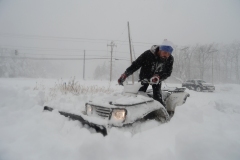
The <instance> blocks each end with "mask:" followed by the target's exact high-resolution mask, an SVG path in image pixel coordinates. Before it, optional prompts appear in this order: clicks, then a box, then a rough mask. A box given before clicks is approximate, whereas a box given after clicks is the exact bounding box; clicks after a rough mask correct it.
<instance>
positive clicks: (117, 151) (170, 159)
mask: <svg viewBox="0 0 240 160" xmlns="http://www.w3.org/2000/svg"><path fill="white" fill-rule="evenodd" d="M62 81H64V80H62ZM67 81H68V80H66V82H67ZM56 83H61V82H57V80H55V79H25V78H16V79H10V78H2V79H0V97H1V100H0V160H16V159H17V160H52V159H58V160H79V159H109V160H110V159H111V160H112V159H114V160H118V159H119V160H122V159H129V160H141V159H143V160H145V159H151V160H154V159H156V160H159V159H167V160H186V159H194V160H209V159H214V160H226V159H228V160H239V159H240V152H239V151H240V137H239V135H240V125H239V122H240V103H239V95H240V85H235V84H218V85H215V87H216V91H215V92H213V93H210V92H195V91H192V90H188V89H187V90H186V92H188V93H189V94H190V97H189V98H188V99H187V101H186V103H185V104H183V105H181V106H178V107H177V108H176V112H175V115H174V116H173V118H172V119H171V121H170V122H168V123H165V124H161V125H160V124H159V123H158V122H156V121H151V122H149V123H145V124H144V125H141V126H136V127H135V128H134V132H133V131H131V130H119V129H116V128H111V130H110V132H109V134H108V136H106V137H104V136H103V135H101V134H99V133H95V132H94V131H93V130H92V129H88V128H87V127H85V126H82V125H81V124H80V122H78V121H73V120H69V119H68V118H66V117H64V116H62V115H60V114H59V113H58V111H57V110H54V111H53V112H46V111H44V112H43V106H44V105H46V104H49V105H55V106H58V107H59V109H62V110H65V111H69V110H71V111H73V112H81V109H83V108H84V104H85V102H87V101H88V100H90V99H94V98H96V99H99V98H100V97H101V96H107V95H108V94H111V92H110V93H108V92H102V91H100V90H98V89H96V87H105V88H106V89H110V91H113V92H115V91H116V92H121V91H122V89H123V88H122V86H118V85H116V82H112V83H109V82H107V81H83V80H78V83H79V84H81V85H83V86H93V85H95V86H96V87H95V90H94V89H93V90H92V91H89V92H86V93H80V94H72V93H63V92H60V91H59V90H57V89H56V88H54V86H56ZM166 85H168V86H175V87H180V86H181V84H168V83H167V84H166Z"/></svg>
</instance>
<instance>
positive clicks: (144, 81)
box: [139, 77, 160, 85]
mask: <svg viewBox="0 0 240 160" xmlns="http://www.w3.org/2000/svg"><path fill="white" fill-rule="evenodd" d="M153 78H155V77H152V78H151V79H150V81H149V80H148V79H146V78H145V79H143V80H139V82H141V83H142V84H146V83H148V84H150V85H153V84H158V83H159V82H160V79H159V78H157V80H156V81H153Z"/></svg>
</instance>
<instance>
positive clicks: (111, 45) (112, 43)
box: [107, 41, 117, 82]
mask: <svg viewBox="0 0 240 160" xmlns="http://www.w3.org/2000/svg"><path fill="white" fill-rule="evenodd" d="M107 46H110V47H111V62H110V82H111V81H112V54H113V47H117V45H115V43H114V42H113V41H112V42H111V43H110V44H109V45H107Z"/></svg>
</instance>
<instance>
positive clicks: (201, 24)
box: [0, 0, 240, 57]
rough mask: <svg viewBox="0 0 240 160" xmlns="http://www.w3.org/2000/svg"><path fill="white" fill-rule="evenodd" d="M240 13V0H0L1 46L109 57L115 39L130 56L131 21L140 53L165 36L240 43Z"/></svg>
mask: <svg viewBox="0 0 240 160" xmlns="http://www.w3.org/2000/svg"><path fill="white" fill-rule="evenodd" d="M239 17H240V0H0V47H4V46H5V47H9V48H10V47H12V48H14V47H15V48H17V49H18V50H20V52H27V53H37V52H38V53H40V52H41V53H43V51H42V50H43V49H44V48H46V49H48V51H49V50H50V49H51V48H54V49H56V50H57V51H59V50H60V51H61V52H64V53H66V51H68V54H69V53H70V52H71V49H73V50H76V51H75V52H78V50H79V51H80V50H83V49H85V50H88V53H89V54H92V55H96V54H97V55H103V56H106V55H109V51H110V47H107V44H110V41H111V40H114V41H115V44H116V45H117V47H115V48H114V50H115V53H114V54H115V55H118V56H121V57H129V53H128V52H129V46H128V35H127V34H128V30H127V22H128V21H129V23H130V30H131V38H132V41H133V46H134V51H135V52H136V55H139V54H141V53H142V52H144V51H145V50H147V49H149V48H150V46H151V45H152V44H160V43H161V42H162V41H163V39H168V40H170V41H172V42H173V43H174V44H175V45H178V46H184V45H189V44H190V45H194V44H196V43H200V44H206V43H213V42H214V43H223V44H226V43H232V42H234V41H238V42H239V41H240V30H239V29H240V18H239ZM117 40H118V41H117ZM137 42H141V43H137ZM31 47H33V48H31ZM64 49H66V50H65V51H64ZM90 50H92V51H90ZM93 50H96V51H93ZM60 51H59V52H60ZM59 52H58V53H59ZM44 53H46V52H44ZM73 53H74V52H73Z"/></svg>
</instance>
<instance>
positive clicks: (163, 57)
mask: <svg viewBox="0 0 240 160" xmlns="http://www.w3.org/2000/svg"><path fill="white" fill-rule="evenodd" d="M172 52H173V48H172V43H171V42H170V41H167V40H164V41H163V43H162V44H161V45H159V46H158V45H153V46H152V48H151V49H150V50H147V51H145V52H144V53H142V54H141V55H140V56H139V57H138V58H137V59H136V60H135V61H134V62H133V63H132V65H131V66H130V67H128V68H127V69H126V71H125V72H124V73H123V74H122V75H121V77H120V78H119V79H118V83H119V84H120V85H123V82H124V81H125V79H126V78H127V77H128V76H129V75H131V74H133V73H134V72H135V71H137V70H138V69H139V68H141V70H140V74H139V78H140V80H143V79H148V80H149V81H150V82H152V83H155V84H153V85H152V89H153V99H155V100H156V101H159V102H160V103H161V104H162V105H163V106H165V104H164V103H163V101H162V94H161V84H162V83H161V82H162V81H163V80H165V79H167V78H168V77H169V76H170V75H171V73H172V68H173V62H174V58H173V56H172ZM148 86H149V84H148V83H147V84H144V85H143V86H142V87H141V88H140V89H139V91H143V92H146V90H147V88H148Z"/></svg>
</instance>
